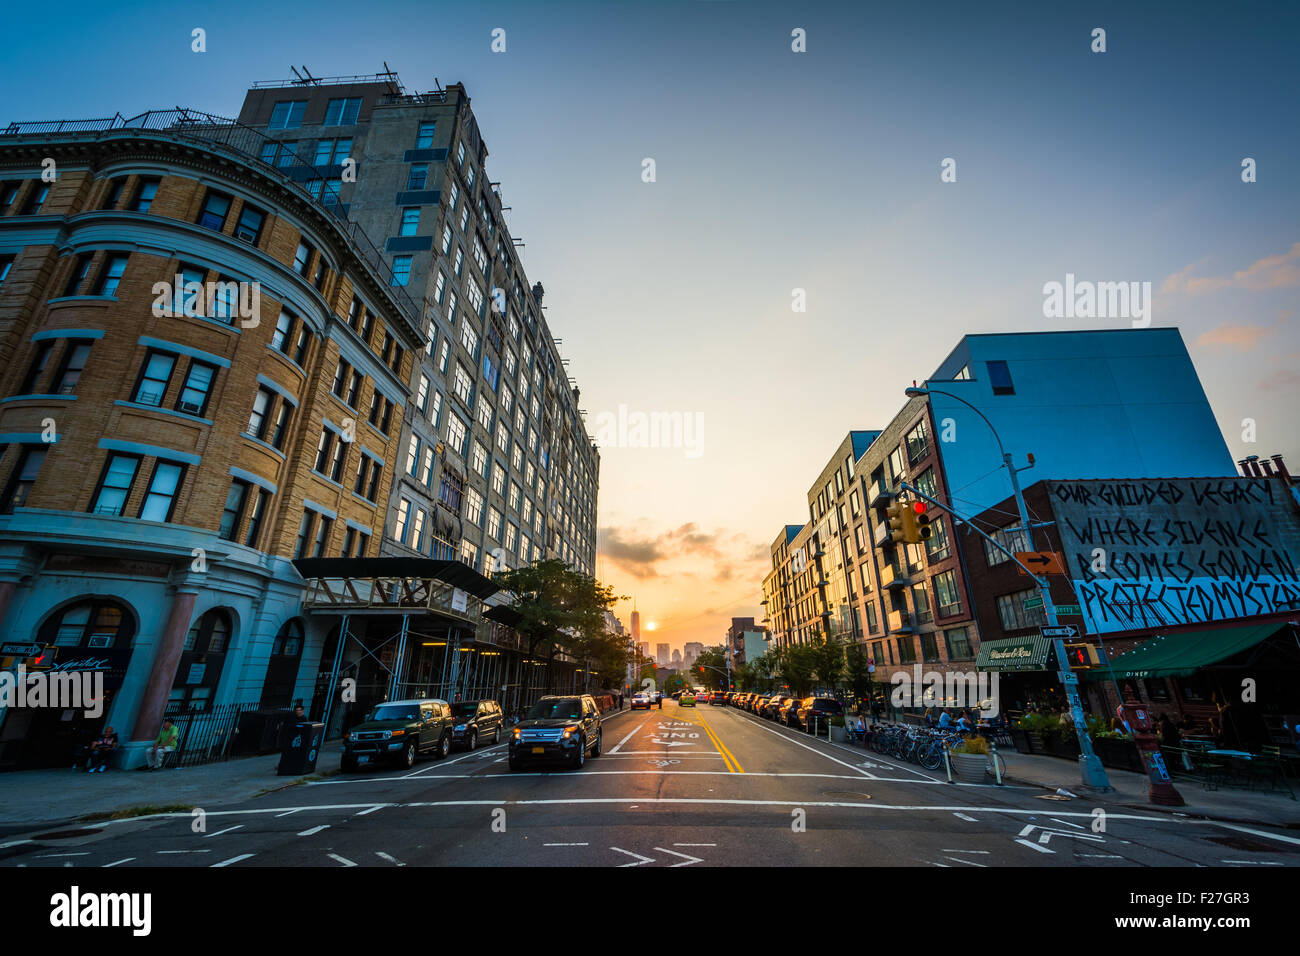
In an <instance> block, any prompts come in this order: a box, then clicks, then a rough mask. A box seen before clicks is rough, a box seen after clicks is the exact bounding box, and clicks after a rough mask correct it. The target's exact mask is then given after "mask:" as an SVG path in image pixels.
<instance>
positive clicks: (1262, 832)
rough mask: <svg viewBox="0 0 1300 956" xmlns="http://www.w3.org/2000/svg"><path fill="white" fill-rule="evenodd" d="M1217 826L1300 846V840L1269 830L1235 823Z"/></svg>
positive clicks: (1217, 824)
mask: <svg viewBox="0 0 1300 956" xmlns="http://www.w3.org/2000/svg"><path fill="white" fill-rule="evenodd" d="M1214 825H1215V826H1220V827H1223V828H1225V829H1227V830H1239V831H1240V832H1242V833H1251V834H1254V835H1255V836H1262V837H1268V838H1269V839H1270V840H1281V841H1282V842H1283V843H1295V844H1300V840H1297V839H1296V838H1295V837H1289V836H1283V835H1282V834H1280V833H1269V832H1268V831H1267V830H1255V829H1252V828H1251V827H1243V826H1237V825H1236V824H1235V823H1216V824H1214Z"/></svg>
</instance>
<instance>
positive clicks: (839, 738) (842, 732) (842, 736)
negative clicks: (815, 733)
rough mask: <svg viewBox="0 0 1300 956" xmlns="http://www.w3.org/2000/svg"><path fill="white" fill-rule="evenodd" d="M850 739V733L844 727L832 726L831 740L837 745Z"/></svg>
mask: <svg viewBox="0 0 1300 956" xmlns="http://www.w3.org/2000/svg"><path fill="white" fill-rule="evenodd" d="M848 739H849V732H848V730H847V729H846V728H844V727H836V726H834V725H832V726H831V740H832V741H834V742H836V743H841V744H842V743H844V742H845V741H846V740H848Z"/></svg>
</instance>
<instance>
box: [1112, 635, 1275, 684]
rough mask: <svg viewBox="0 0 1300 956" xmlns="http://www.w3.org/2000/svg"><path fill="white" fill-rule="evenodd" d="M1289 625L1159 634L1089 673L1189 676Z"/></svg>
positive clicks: (1137, 675)
mask: <svg viewBox="0 0 1300 956" xmlns="http://www.w3.org/2000/svg"><path fill="white" fill-rule="evenodd" d="M1284 627H1286V625H1285V624H1279V623H1277V622H1276V621H1275V622H1273V623H1272V624H1253V625H1250V626H1248V627H1222V628H1219V629H1217V630H1214V631H1188V632H1186V633H1184V634H1157V635H1156V636H1155V637H1153V638H1151V639H1150V640H1149V641H1147V642H1146V643H1144V644H1140V645H1139V646H1137V647H1135V648H1134V649H1133V650H1131V651H1129V652H1128V653H1127V654H1122V655H1120V656H1119V657H1117V658H1115V660H1113V661H1111V664H1110V666H1109V667H1104V666H1103V667H1098V668H1095V669H1094V670H1092V671H1089V672H1088V677H1089V678H1090V679H1091V680H1110V679H1111V675H1112V674H1113V675H1114V676H1115V677H1116V678H1121V677H1142V678H1148V677H1186V676H1188V675H1189V674H1192V673H1195V672H1196V671H1197V670H1199V669H1200V668H1202V667H1208V666H1209V665H1211V664H1217V663H1218V662H1219V661H1221V660H1224V659H1226V658H1229V657H1231V656H1232V655H1234V654H1238V653H1240V652H1241V651H1244V650H1247V649H1248V648H1251V647H1254V646H1255V645H1256V644H1258V643H1259V642H1260V641H1263V640H1266V639H1268V638H1270V637H1272V636H1273V635H1274V634H1276V633H1277V632H1278V631H1280V630H1281V629H1282V628H1284Z"/></svg>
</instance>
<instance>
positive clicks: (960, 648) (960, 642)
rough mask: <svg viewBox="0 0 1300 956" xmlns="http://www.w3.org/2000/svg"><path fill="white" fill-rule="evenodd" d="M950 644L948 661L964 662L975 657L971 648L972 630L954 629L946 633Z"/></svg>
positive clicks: (945, 635)
mask: <svg viewBox="0 0 1300 956" xmlns="http://www.w3.org/2000/svg"><path fill="white" fill-rule="evenodd" d="M943 636H944V640H945V641H946V642H947V644H948V660H950V661H963V660H969V659H970V658H972V657H974V656H975V652H974V650H972V649H971V646H970V628H967V627H954V628H951V629H950V630H947V631H945V632H944V635H943Z"/></svg>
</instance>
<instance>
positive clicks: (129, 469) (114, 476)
mask: <svg viewBox="0 0 1300 956" xmlns="http://www.w3.org/2000/svg"><path fill="white" fill-rule="evenodd" d="M139 467H140V458H139V456H137V455H110V456H109V458H108V462H107V463H106V464H105V465H104V471H103V474H101V475H100V476H99V484H98V486H97V487H96V488H95V494H94V496H93V498H92V499H91V505H90V513H91V514H97V515H120V514H121V513H122V509H123V508H124V507H125V506H126V499H127V498H128V497H129V496H130V494H131V485H132V484H134V483H135V473H136V470H137V469H138V468H139Z"/></svg>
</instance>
